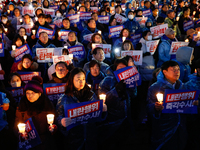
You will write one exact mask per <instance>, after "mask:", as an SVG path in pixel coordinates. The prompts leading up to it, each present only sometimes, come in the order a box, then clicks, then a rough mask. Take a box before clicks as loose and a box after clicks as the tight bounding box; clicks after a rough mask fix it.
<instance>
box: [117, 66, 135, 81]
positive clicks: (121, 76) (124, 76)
mask: <svg viewBox="0 0 200 150" xmlns="http://www.w3.org/2000/svg"><path fill="white" fill-rule="evenodd" d="M137 73H138V71H137V69H136V68H135V67H133V68H130V69H128V70H126V71H123V72H121V73H119V74H118V78H119V79H120V80H126V79H128V78H130V77H132V76H134V75H135V74H137Z"/></svg>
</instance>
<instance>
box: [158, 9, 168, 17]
mask: <svg viewBox="0 0 200 150" xmlns="http://www.w3.org/2000/svg"><path fill="white" fill-rule="evenodd" d="M159 17H163V18H164V19H165V18H166V17H167V13H165V12H164V11H162V10H161V11H160V14H159Z"/></svg>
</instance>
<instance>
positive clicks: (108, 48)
mask: <svg viewBox="0 0 200 150" xmlns="http://www.w3.org/2000/svg"><path fill="white" fill-rule="evenodd" d="M96 47H101V48H103V50H104V55H105V57H106V58H110V54H111V44H92V50H94V49H95V48H96Z"/></svg>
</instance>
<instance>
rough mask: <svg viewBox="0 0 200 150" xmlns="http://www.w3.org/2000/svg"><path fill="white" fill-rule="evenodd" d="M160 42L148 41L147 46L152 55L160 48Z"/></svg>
mask: <svg viewBox="0 0 200 150" xmlns="http://www.w3.org/2000/svg"><path fill="white" fill-rule="evenodd" d="M159 41H160V40H155V41H147V42H146V46H147V52H150V53H151V55H153V54H154V53H155V51H156V48H157V46H158V43H159Z"/></svg>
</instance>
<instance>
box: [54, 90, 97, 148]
mask: <svg viewBox="0 0 200 150" xmlns="http://www.w3.org/2000/svg"><path fill="white" fill-rule="evenodd" d="M90 92H91V93H90V94H89V95H88V98H89V100H88V101H95V100H96V99H97V97H96V95H95V94H94V93H93V92H92V91H90ZM91 95H92V96H91ZM74 103H80V101H79V100H78V99H77V98H76V97H75V96H68V95H65V94H63V95H62V96H61V97H60V98H59V100H58V103H57V106H56V111H57V114H58V117H57V124H58V127H59V129H60V130H61V132H62V133H63V134H64V135H65V136H66V137H67V139H68V140H67V141H65V142H67V143H68V144H70V147H71V148H72V147H73V149H91V150H92V147H93V148H94V146H95V147H96V145H95V143H96V141H95V140H96V125H95V124H94V123H88V124H82V125H78V126H76V127H73V128H71V129H70V130H69V131H67V130H66V128H65V127H63V126H62V125H61V120H62V118H64V117H65V113H64V105H65V104H74Z"/></svg>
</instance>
